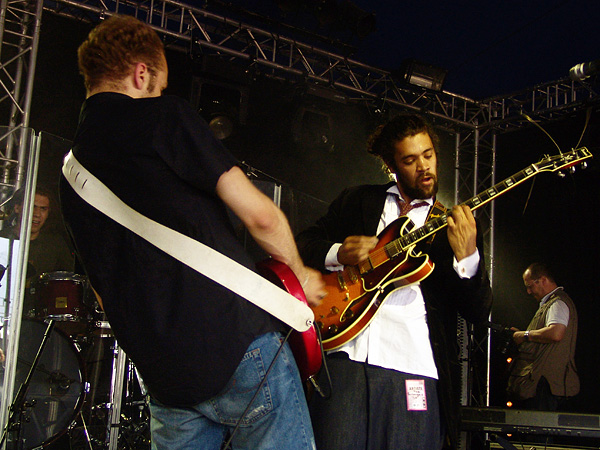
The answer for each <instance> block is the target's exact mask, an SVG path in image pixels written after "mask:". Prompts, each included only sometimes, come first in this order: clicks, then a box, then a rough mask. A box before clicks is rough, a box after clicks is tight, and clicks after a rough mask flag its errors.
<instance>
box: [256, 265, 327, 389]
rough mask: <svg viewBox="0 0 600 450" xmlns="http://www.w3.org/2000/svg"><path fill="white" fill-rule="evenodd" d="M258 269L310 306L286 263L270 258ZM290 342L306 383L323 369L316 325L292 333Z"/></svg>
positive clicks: (301, 375) (257, 266) (265, 276)
mask: <svg viewBox="0 0 600 450" xmlns="http://www.w3.org/2000/svg"><path fill="white" fill-rule="evenodd" d="M256 268H257V269H258V272H259V273H260V274H261V275H262V276H263V277H264V278H266V279H267V280H269V281H270V282H271V283H273V284H275V285H276V286H279V287H280V288H282V289H283V290H285V291H287V292H288V293H289V294H291V295H293V296H294V297H296V298H297V299H298V300H300V301H301V302H303V303H304V304H308V303H307V302H306V297H305V296H304V291H303V289H302V285H301V284H300V282H299V281H298V278H296V275H295V274H294V272H293V271H292V269H290V268H289V267H288V266H286V265H285V264H284V263H282V262H280V261H277V260H275V259H272V258H269V259H265V260H264V261H260V262H258V263H257V264H256ZM289 342H290V347H291V349H292V353H293V354H294V358H295V359H296V364H297V365H298V369H299V370H300V377H301V379H302V381H306V380H308V379H309V378H311V377H313V376H314V375H316V373H317V372H318V371H319V369H320V368H321V363H322V355H321V345H320V344H319V338H318V336H317V331H316V330H315V328H314V325H313V326H312V327H310V328H309V329H308V330H306V331H304V332H302V333H300V332H298V331H292V334H291V335H290V339H289Z"/></svg>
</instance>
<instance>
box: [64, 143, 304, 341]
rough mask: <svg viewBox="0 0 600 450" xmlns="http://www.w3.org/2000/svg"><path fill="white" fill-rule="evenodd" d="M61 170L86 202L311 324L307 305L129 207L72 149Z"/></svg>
mask: <svg viewBox="0 0 600 450" xmlns="http://www.w3.org/2000/svg"><path fill="white" fill-rule="evenodd" d="M62 172H63V175H64V176H65V178H66V179H67V181H68V182H69V184H70V185H71V187H72V188H73V189H74V190H75V192H77V194H78V195H79V196H80V197H81V198H82V199H83V200H85V201H86V202H87V203H89V204H90V205H92V206H93V207H94V208H96V209H97V210H98V211H100V212H102V213H104V214H105V215H107V216H108V217H110V218H112V219H113V220H115V221H116V222H117V223H119V224H121V225H122V226H124V227H126V228H128V229H129V230H131V231H133V232H134V233H135V234H137V235H138V236H140V237H142V238H143V239H145V240H147V241H148V242H150V243H151V244H153V245H155V246H156V247H158V248H159V249H161V250H163V251H164V252H165V253H167V254H169V255H171V256H172V257H174V258H176V259H178V260H179V261H181V262H182V263H184V264H186V265H188V266H190V267H191V268H192V269H194V270H196V271H197V272H199V273H201V274H203V275H205V276H206V277H208V278H210V279H212V280H214V281H216V282H217V283H219V284H221V285H222V286H224V287H226V288H227V289H229V290H231V291H233V292H235V293H236V294H238V295H240V296H241V297H243V298H245V299H246V300H248V301H250V302H252V303H254V304H255V305H256V306H258V307H259V308H262V309H263V310H265V311H267V312H268V313H270V314H272V315H273V316H275V317H277V318H278V319H280V320H282V321H283V322H285V323H286V324H288V325H289V326H291V327H292V328H294V329H295V330H297V331H306V330H308V329H309V328H310V326H311V325H312V323H313V320H314V314H313V312H312V311H311V309H310V308H309V307H308V306H307V305H305V304H304V303H302V302H301V301H300V300H298V299H297V298H295V297H294V296H292V295H291V294H288V293H287V292H286V291H284V290H283V289H280V288H279V287H277V286H275V285H274V284H273V283H271V282H270V281H268V280H266V279H264V278H263V277H261V276H260V275H258V274H257V273H255V272H253V271H251V270H250V269H248V268H247V267H245V266H243V265H241V264H239V263H238V262H237V261H234V260H232V259H231V258H228V257H227V256H225V255H223V254H221V253H219V252H218V251H216V250H214V249H212V248H211V247H209V246H207V245H204V244H203V243H201V242H198V241H196V240H194V239H191V238H190V237H188V236H185V235H183V234H181V233H179V232H177V231H175V230H172V229H171V228H168V227H165V226H164V225H161V224H159V223H157V222H155V221H154V220H151V219H149V218H148V217H146V216H144V215H142V214H140V213H138V212H137V211H135V210H134V209H132V208H130V207H129V206H127V205H126V204H125V203H123V202H122V201H121V200H120V199H119V198H118V197H117V196H116V195H115V194H114V193H113V192H112V191H111V190H110V189H108V188H107V187H106V186H105V185H104V184H103V183H102V182H101V181H100V180H98V179H97V178H96V177H95V176H93V175H92V174H91V173H89V172H88V171H87V170H86V169H85V168H84V167H83V166H82V165H81V164H80V163H79V161H77V159H76V158H75V156H73V152H72V151H71V152H69V153H68V154H67V156H65V159H64V162H63V167H62Z"/></svg>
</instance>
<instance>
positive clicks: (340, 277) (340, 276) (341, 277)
mask: <svg viewBox="0 0 600 450" xmlns="http://www.w3.org/2000/svg"><path fill="white" fill-rule="evenodd" d="M337 277H338V284H339V285H340V289H341V290H342V291H345V290H346V289H348V286H346V280H344V272H338V274H337Z"/></svg>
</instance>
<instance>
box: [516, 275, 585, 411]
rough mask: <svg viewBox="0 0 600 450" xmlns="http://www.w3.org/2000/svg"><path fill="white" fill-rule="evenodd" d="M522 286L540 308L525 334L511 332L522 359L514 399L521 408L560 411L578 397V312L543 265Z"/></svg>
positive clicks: (519, 363)
mask: <svg viewBox="0 0 600 450" xmlns="http://www.w3.org/2000/svg"><path fill="white" fill-rule="evenodd" d="M523 283H524V284H525V289H526V290H527V293H528V294H529V295H531V296H532V297H533V298H534V299H535V300H536V301H537V302H539V307H538V310H537V312H536V313H535V315H534V316H533V318H532V319H531V322H530V323H529V325H528V326H527V329H526V330H524V331H521V330H519V329H517V328H515V327H512V328H511V330H512V331H514V333H513V340H514V342H515V343H516V344H517V345H518V355H517V357H516V358H514V360H513V362H512V363H511V367H510V374H509V379H508V393H509V397H510V398H511V399H512V400H513V404H514V406H515V407H516V408H519V409H532V410H540V411H556V410H558V409H559V408H561V407H563V406H565V402H566V400H567V399H568V398H570V397H573V396H574V395H576V394H578V393H579V387H580V386H579V376H578V374H577V368H576V366H575V347H576V343H577V309H576V308H575V304H574V303H573V300H571V297H569V295H568V294H567V293H566V292H565V290H564V288H563V287H561V286H558V285H557V284H556V281H555V279H554V275H553V274H552V272H551V271H550V269H549V268H548V266H547V265H545V264H543V263H533V264H531V265H530V266H529V267H527V269H526V270H525V272H524V273H523Z"/></svg>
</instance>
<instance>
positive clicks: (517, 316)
mask: <svg viewBox="0 0 600 450" xmlns="http://www.w3.org/2000/svg"><path fill="white" fill-rule="evenodd" d="M389 3H396V2H389ZM416 3H421V2H415V4H416ZM459 3H460V2H459ZM464 3H465V4H468V5H471V6H473V4H474V3H475V2H464ZM532 3H533V4H534V5H537V6H540V5H541V4H545V2H532ZM552 3H553V4H555V5H563V4H564V5H567V6H569V8H572V7H574V6H575V5H578V6H579V7H580V9H578V10H577V12H576V14H574V16H571V15H569V16H567V15H564V14H563V19H564V22H565V23H567V22H568V23H571V22H572V21H574V20H575V18H576V17H583V16H587V15H590V14H592V13H591V12H590V11H589V9H587V5H591V4H592V3H594V2H552ZM449 4H450V3H449ZM564 5H563V6H564ZM463 6H464V5H463ZM407 7H410V8H413V9H414V8H415V7H416V6H415V5H413V4H412V3H410V2H409V3H408V5H407ZM498 8H500V6H498ZM557 8H559V9H558V12H560V11H563V12H564V11H565V10H564V9H563V10H561V9H560V8H562V6H560V7H559V6H557ZM461 11H464V9H461ZM568 11H574V10H573V9H568ZM448 13H450V11H448ZM420 14H421V15H420V16H419V18H420V21H421V22H422V23H423V24H425V25H426V26H423V28H422V30H423V35H427V34H428V33H431V32H432V28H435V25H439V23H441V22H440V20H441V19H439V18H438V19H436V20H433V19H432V18H431V17H429V16H428V15H427V14H424V13H422V12H421V13H420ZM552 14H554V13H552ZM594 14H595V13H594ZM552 17H556V16H554V15H553V16H552ZM465 18H466V17H465ZM468 18H469V19H470V20H471V22H470V23H471V25H470V27H471V28H469V29H462V30H461V29H460V26H459V22H456V23H454V32H457V33H460V35H461V36H463V35H465V34H468V33H469V30H471V29H472V27H474V26H475V25H476V24H477V19H478V18H477V17H472V16H468ZM430 19H431V20H430ZM408 22H410V20H409V19H408V18H402V19H398V20H397V23H398V28H401V26H403V25H406V24H407V23H408ZM417 22H418V21H417ZM447 22H450V18H449V17H447V18H446V21H445V22H444V23H447ZM460 23H463V21H462V19H461V21H460ZM536 23H537V22H536ZM513 26H515V27H516V28H518V25H516V24H514V23H513ZM596 29H597V27H595V28H594V30H592V31H590V33H589V34H590V35H591V37H594V36H596V33H597V31H595V30H596ZM88 31H89V25H86V24H83V23H80V22H76V21H72V20H68V19H64V18H59V17H57V16H54V15H51V14H48V13H46V14H45V15H44V18H43V23H42V36H41V44H40V50H39V54H38V66H37V71H36V79H35V87H34V95H33V105H32V111H31V127H32V128H33V129H35V130H36V131H38V132H40V131H42V132H45V133H47V134H48V135H47V138H46V139H44V141H43V142H44V146H43V148H42V159H41V165H40V177H41V178H40V179H41V182H43V183H45V184H51V185H52V184H54V183H55V180H56V176H57V173H58V167H59V166H60V159H61V157H62V153H64V151H65V149H68V144H69V142H68V141H69V140H70V139H71V138H72V137H73V135H74V132H75V128H76V123H77V115H78V111H79V107H80V105H81V102H82V101H83V100H84V96H85V92H84V89H83V84H82V82H81V79H80V76H79V75H78V73H77V72H78V71H77V64H76V48H77V46H78V45H79V43H80V42H81V41H82V40H83V39H84V37H85V35H86V34H87V32H88ZM505 31H506V32H507V33H509V30H505ZM539 31H540V30H538V32H539ZM588 31H589V30H588ZM448 33H450V31H448ZM386 36H387V37H388V38H391V36H390V35H389V34H385V33H384V34H383V37H386ZM409 37H410V36H409ZM465 39H466V36H465ZM497 39H501V38H500V37H497ZM434 41H435V42H437V44H441V43H443V33H442V35H436V39H434ZM411 42H412V41H411ZM536 42H541V41H536ZM596 42H598V41H597V40H596ZM480 44H481V45H483V44H482V43H481V42H480ZM391 45H392V43H386V42H382V43H380V44H378V46H380V47H381V49H389V48H390V46H391ZM540 45H541V44H540ZM553 45H554V43H552V42H549V43H548V45H547V47H548V48H547V49H546V52H550V53H551V52H552V50H553ZM560 48H561V49H562V46H561V47H560ZM576 50H577V49H573V54H574V55H575V56H574V57H573V61H572V63H571V62H569V63H568V64H566V65H564V64H563V65H561V67H560V69H559V70H556V68H555V70H554V72H553V73H552V74H551V75H552V76H551V77H550V78H547V77H546V78H542V79H538V80H537V81H539V82H543V81H549V80H552V79H555V78H554V76H555V75H557V76H559V77H560V76H563V74H564V75H566V73H567V72H568V69H569V67H570V66H571V64H575V63H578V62H583V61H586V60H592V59H594V58H595V57H597V55H593V54H589V53H587V54H586V55H581V54H580V53H579V52H578V51H576ZM363 51H364V50H363ZM454 51H455V52H456V50H454ZM471 51H472V52H473V51H474V52H475V53H476V50H471ZM556 51H557V54H558V47H557V48H556ZM522 53H528V51H523V52H521V53H519V55H518V56H519V59H520V58H521V57H525V56H527V55H523V54H522ZM387 54H388V56H390V55H391V52H389V51H388V53H387ZM485 54H487V53H485ZM455 55H456V53H455ZM512 56H517V55H516V54H515V55H504V56H502V55H496V57H497V58H496V59H495V64H502V63H503V59H502V58H509V57H512ZM456 57H458V56H456ZM168 60H169V64H170V77H169V88H168V90H167V92H166V93H171V94H175V95H180V96H182V97H184V98H188V99H191V98H194V95H195V94H197V89H196V90H195V89H194V83H193V82H192V81H193V79H194V77H196V76H198V65H197V61H193V60H191V59H190V58H189V57H188V56H187V55H185V54H182V53H178V52H169V53H168ZM453 61H454V60H453ZM367 62H369V63H373V64H374V62H372V61H367ZM432 62H434V61H432ZM442 62H443V61H442ZM482 64H483V63H482ZM389 65H395V62H391V61H390V62H389ZM490 70H492V69H490ZM476 72H477V71H475V72H473V73H476ZM533 72H535V71H532V73H533ZM529 76H530V75H527V74H523V76H522V77H521V76H519V77H518V78H519V79H520V80H523V81H522V83H517V84H515V83H511V84H510V86H509V85H504V84H502V83H495V82H493V81H492V78H491V77H488V76H487V75H486V76H480V77H477V79H478V80H477V83H475V82H472V83H471V84H470V86H471V88H472V89H473V91H472V92H473V96H475V94H476V93H477V92H480V93H483V95H492V92H491V91H493V93H497V94H502V93H505V92H511V91H512V90H514V89H516V88H519V89H520V88H522V87H526V86H528V85H530V84H531V83H530V82H529V79H528V77H529ZM513 77H514V76H513ZM238 81H239V80H238ZM465 81H466V80H465ZM203 82H205V83H208V84H211V83H212V84H213V85H215V84H216V85H218V86H221V87H223V85H226V86H227V85H229V84H230V82H231V80H227V79H218V80H214V79H203ZM534 82H535V81H534ZM244 83H246V87H247V94H248V102H247V106H248V110H247V115H246V118H245V124H239V127H238V129H237V130H236V133H235V134H234V136H232V137H231V138H229V139H228V140H227V141H226V145H227V146H228V147H229V148H230V149H231V150H232V151H233V152H234V154H235V155H236V156H237V157H238V158H239V159H240V160H242V161H244V162H246V163H247V164H248V165H250V166H252V167H253V168H255V169H256V173H258V174H260V176H261V177H263V178H265V179H268V178H269V177H274V178H276V179H278V180H281V181H282V182H283V183H284V186H285V189H286V190H287V191H289V192H291V193H294V195H292V196H291V201H292V202H293V201H296V200H297V199H299V198H301V199H302V200H297V201H298V202H302V208H301V210H302V211H304V212H306V214H304V215H303V216H302V218H298V221H294V223H293V224H294V225H295V227H296V228H301V226H304V225H305V224H306V223H308V222H309V221H308V220H307V217H310V216H314V215H317V214H318V213H320V212H321V211H322V210H323V206H324V204H325V203H327V202H329V201H330V200H331V199H332V198H334V197H335V196H336V195H337V194H338V193H339V192H340V190H341V189H342V188H344V187H346V186H350V185H355V184H359V183H367V182H369V183H371V182H381V181H385V180H386V177H385V176H384V175H383V174H382V173H381V171H380V170H379V163H378V162H377V161H375V160H374V159H373V158H371V157H370V156H368V155H367V154H366V152H365V141H366V138H367V136H368V135H369V133H370V132H371V131H372V129H373V127H374V126H375V125H376V124H377V123H378V122H379V121H380V120H381V117H377V116H374V115H373V113H372V112H370V111H368V110H366V108H364V107H361V106H360V105H356V104H352V103H347V104H344V103H339V102H335V101H332V100H328V99H325V98H322V97H316V96H313V95H307V94H306V93H305V92H306V89H305V87H304V86H298V85H292V84H290V83H287V82H285V81H277V82H276V81H274V80H266V79H251V80H245V81H244ZM518 84H521V85H519V86H517V85H518ZM455 86H457V89H458V86H459V85H458V84H457V85H455ZM507 89H510V90H508V91H507ZM234 91H235V89H234ZM463 93H464V94H469V92H466V88H465V92H463ZM224 95H226V94H224ZM235 95H237V94H235V92H234V96H235ZM197 106H200V105H197ZM590 113H591V119H590V123H589V125H588V127H587V130H586V132H585V134H584V136H583V140H582V143H581V145H586V146H588V148H589V149H590V150H591V151H592V153H594V152H597V151H598V137H599V136H598V121H599V117H598V114H599V113H598V111H596V110H592V111H590ZM585 114H586V111H581V112H579V113H577V114H574V115H573V116H572V117H568V118H565V119H563V120H561V121H559V122H553V123H547V124H542V125H543V126H544V128H546V130H547V131H548V132H549V133H550V135H551V136H552V137H553V138H554V139H555V140H556V141H557V142H558V144H559V145H560V147H561V149H562V151H567V150H569V149H570V148H572V147H575V146H576V145H577V143H578V141H579V139H580V135H581V133H582V131H583V129H584V124H585ZM324 118H325V120H324ZM323 127H325V129H323ZM323 132H326V133H328V137H329V140H328V143H327V144H325V145H324V144H323V143H322V141H321V140H319V139H318V137H319V136H320V135H321V134H322V133H323ZM442 137H443V140H444V145H443V149H442V154H441V159H442V162H443V166H442V181H443V183H444V184H443V185H442V191H441V194H440V195H441V197H442V199H443V200H445V201H446V203H449V202H448V199H451V198H452V196H453V180H451V179H450V177H451V176H452V175H451V174H452V172H451V167H452V161H453V155H452V145H453V139H452V136H450V135H443V136H442ZM556 153H558V149H557V148H556V147H555V146H554V144H553V143H552V142H551V141H550V140H549V139H548V137H547V136H545V135H544V134H543V133H542V132H541V131H539V130H538V129H537V128H524V129H520V130H517V131H512V132H509V133H505V134H502V135H500V136H499V137H498V144H497V173H496V179H497V180H498V181H500V180H502V179H504V178H506V177H508V176H510V175H512V174H513V173H515V172H517V171H520V170H521V169H523V168H524V167H525V166H527V165H529V164H531V163H533V162H536V161H537V160H538V159H539V158H540V157H542V155H544V154H556ZM534 180H535V181H534V182H533V187H532V186H531V184H532V182H529V181H528V182H526V183H525V184H524V185H521V186H519V187H516V188H515V189H513V190H511V191H510V192H508V193H507V194H505V195H504V196H503V197H501V198H499V199H498V200H496V223H495V238H496V241H495V260H494V261H493V267H494V280H493V281H494V284H493V287H494V296H495V305H494V309H493V314H492V321H494V322H497V323H501V324H504V325H507V326H517V327H520V328H524V327H525V326H526V325H527V323H528V322H529V319H530V318H531V317H532V315H533V312H534V311H535V309H536V304H535V301H534V300H533V299H531V298H528V297H527V295H526V293H525V292H524V288H523V283H522V279H521V274H522V272H523V270H524V269H525V268H526V266H527V265H528V264H529V263H531V262H533V261H545V262H547V263H549V264H551V266H552V267H554V269H555V271H556V275H557V279H558V282H559V284H560V285H563V286H564V287H565V289H566V291H567V292H568V293H569V294H570V295H571V296H572V298H573V299H574V301H575V303H576V305H577V308H578V312H579V338H578V350H577V363H578V366H579V370H580V375H581V380H582V392H581V394H580V395H579V397H578V398H577V399H576V400H575V402H574V404H573V408H574V409H576V410H578V411H582V412H590V413H600V406H599V404H600V402H599V400H600V392H599V389H600V388H599V386H598V382H597V378H598V377H597V374H598V373H599V371H600V361H599V360H598V359H599V352H598V351H597V349H596V345H595V342H596V339H597V333H596V330H597V328H598V327H597V325H596V321H597V318H598V317H600V315H599V314H598V313H599V312H600V311H599V309H600V308H599V303H600V302H599V300H600V298H599V295H598V292H597V289H596V286H595V281H596V280H597V279H598V278H597V277H599V275H600V271H599V270H598V267H599V262H600V261H599V258H598V250H599V242H598V232H597V229H598V228H597V223H598V206H599V202H598V195H599V194H598V187H599V174H598V167H597V163H596V162H595V161H594V160H592V161H591V162H590V167H589V168H588V169H587V170H586V171H578V172H577V173H575V174H573V175H569V176H567V177H565V178H564V179H561V178H558V177H556V176H555V175H551V174H540V175H538V176H537V177H535V178H534ZM530 192H531V196H530V198H529V201H528V203H527V197H528V195H529V194H530ZM295 199H296V200H295ZM463 200H466V199H463ZM526 203H527V208H525V205H526ZM296 213H297V211H296ZM296 231H298V230H296ZM494 339H495V338H494ZM493 344H494V345H495V342H493ZM501 356H502V355H500V354H499V353H498V352H495V351H493V358H492V359H493V366H492V369H493V379H492V403H493V404H494V405H501V404H502V403H503V401H504V398H503V390H504V386H503V383H504V379H503V376H504V370H505V364H504V363H503V361H502V357H501Z"/></svg>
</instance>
